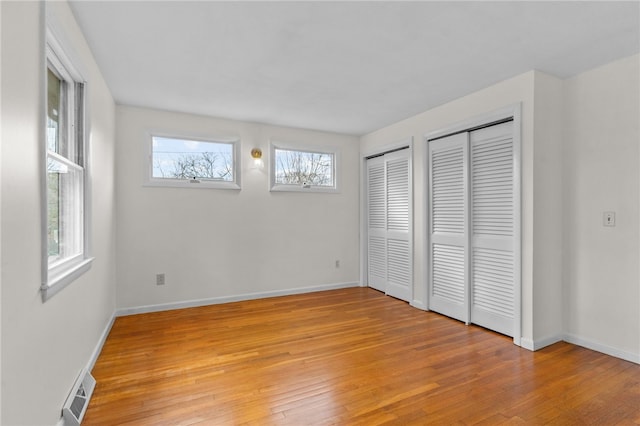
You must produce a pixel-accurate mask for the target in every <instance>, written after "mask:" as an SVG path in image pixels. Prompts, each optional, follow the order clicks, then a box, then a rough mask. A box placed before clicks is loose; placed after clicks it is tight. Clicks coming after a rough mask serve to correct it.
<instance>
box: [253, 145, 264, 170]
mask: <svg viewBox="0 0 640 426" xmlns="http://www.w3.org/2000/svg"><path fill="white" fill-rule="evenodd" d="M251 158H253V168H254V169H262V168H263V167H264V161H262V150H261V149H260V148H253V149H252V150H251Z"/></svg>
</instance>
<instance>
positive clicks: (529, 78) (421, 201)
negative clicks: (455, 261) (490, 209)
mask: <svg viewBox="0 0 640 426" xmlns="http://www.w3.org/2000/svg"><path fill="white" fill-rule="evenodd" d="M536 74H537V73H536V72H533V71H532V72H528V73H526V74H522V75H520V76H517V77H514V78H512V79H509V80H506V81H504V82H501V83H498V84H496V85H494V86H491V87H489V88H487V89H484V90H481V91H479V92H476V93H473V94H470V95H468V96H465V97H464V98H461V99H458V100H455V101H453V102H449V103H447V104H445V105H442V106H440V107H437V108H434V109H431V110H429V111H426V112H424V113H422V114H419V115H416V116H414V117H411V118H409V119H407V120H404V121H401V122H399V123H396V124H393V125H391V126H388V127H385V128H383V129H380V130H378V131H376V132H373V133H370V134H367V135H364V136H363V137H362V138H361V148H360V149H361V151H362V152H367V153H368V152H371V151H375V149H376V147H380V146H383V145H385V144H389V143H390V142H393V141H396V140H400V139H404V138H408V137H413V140H414V151H413V153H414V158H413V167H414V169H413V170H414V216H413V217H414V262H413V264H414V285H413V290H414V304H415V305H423V306H427V300H426V296H427V292H426V283H427V271H426V270H425V265H426V263H427V262H426V260H427V244H426V241H425V236H426V228H427V226H426V225H427V223H426V217H427V211H426V201H425V197H426V190H425V188H426V184H425V182H426V173H427V171H426V170H425V166H426V163H425V157H426V153H427V150H426V143H425V141H424V136H425V134H427V133H430V132H433V131H437V130H441V129H443V128H446V127H449V126H451V125H454V124H457V123H459V122H462V121H466V120H469V119H471V118H474V117H477V116H480V115H482V114H487V113H490V112H493V111H495V110H498V109H501V108H504V107H505V106H508V105H512V104H516V103H519V102H521V103H522V134H521V136H522V300H523V303H522V338H523V340H525V341H526V342H529V345H531V344H532V342H533V338H534V333H533V329H534V324H533V300H534V297H533V292H534V288H533V239H534V234H533V223H534V217H533V183H534V182H533V173H534V168H533V158H534V157H533V152H534V147H533V145H534V126H533V114H534V79H535V77H536Z"/></svg>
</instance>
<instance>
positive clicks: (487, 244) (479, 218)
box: [470, 122, 516, 336]
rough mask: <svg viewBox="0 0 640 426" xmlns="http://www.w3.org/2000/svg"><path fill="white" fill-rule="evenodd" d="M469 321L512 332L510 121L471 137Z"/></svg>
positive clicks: (512, 164) (511, 152) (513, 206)
mask: <svg viewBox="0 0 640 426" xmlns="http://www.w3.org/2000/svg"><path fill="white" fill-rule="evenodd" d="M470 160H471V176H470V182H471V235H472V239H471V322H472V323H474V324H478V325H481V326H483V327H486V328H489V329H492V330H495V331H498V332H500V333H503V334H507V335H509V336H513V333H514V282H515V277H514V249H515V241H516V240H515V229H514V222H515V221H514V214H515V201H514V200H515V199H514V195H515V191H514V175H513V174H514V147H513V122H507V123H502V124H498V125H495V126H491V127H487V128H484V129H480V130H476V131H473V132H471V133H470Z"/></svg>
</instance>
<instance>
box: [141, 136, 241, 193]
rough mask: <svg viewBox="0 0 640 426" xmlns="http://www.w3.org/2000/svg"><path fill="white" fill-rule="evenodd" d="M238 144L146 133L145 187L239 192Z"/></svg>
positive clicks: (226, 140)
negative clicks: (235, 190) (215, 189)
mask: <svg viewBox="0 0 640 426" xmlns="http://www.w3.org/2000/svg"><path fill="white" fill-rule="evenodd" d="M238 142H239V140H238V139H237V138H216V139H214V138H211V139H203V138H193V137H182V136H168V135H164V134H162V133H150V134H149V141H148V143H147V147H148V155H147V158H148V167H147V171H146V176H145V185H147V186H169V187H188V188H220V189H240V170H239V164H238V163H239V162H238V161H237V157H238V145H239V143H238Z"/></svg>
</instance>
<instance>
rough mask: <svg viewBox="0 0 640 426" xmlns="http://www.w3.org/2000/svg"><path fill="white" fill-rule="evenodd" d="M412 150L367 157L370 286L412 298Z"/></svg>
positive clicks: (408, 298) (398, 295)
mask: <svg viewBox="0 0 640 426" xmlns="http://www.w3.org/2000/svg"><path fill="white" fill-rule="evenodd" d="M410 155H411V151H410V149H403V150H400V151H395V152H392V153H388V154H385V155H382V156H378V157H374V158H371V159H369V160H367V209H368V212H367V221H368V222H367V223H368V230H367V231H368V232H367V234H368V235H367V237H368V241H367V243H368V245H367V253H368V259H367V260H368V262H367V263H368V278H369V286H370V287H373V288H375V289H377V290H380V291H383V292H385V293H386V294H388V295H390V296H393V297H396V298H398V299H402V300H405V301H410V299H411V295H412V276H413V268H412V266H413V265H412V256H413V253H412V245H411V234H412V226H411V225H412V220H411V161H410V160H411V157H410Z"/></svg>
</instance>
